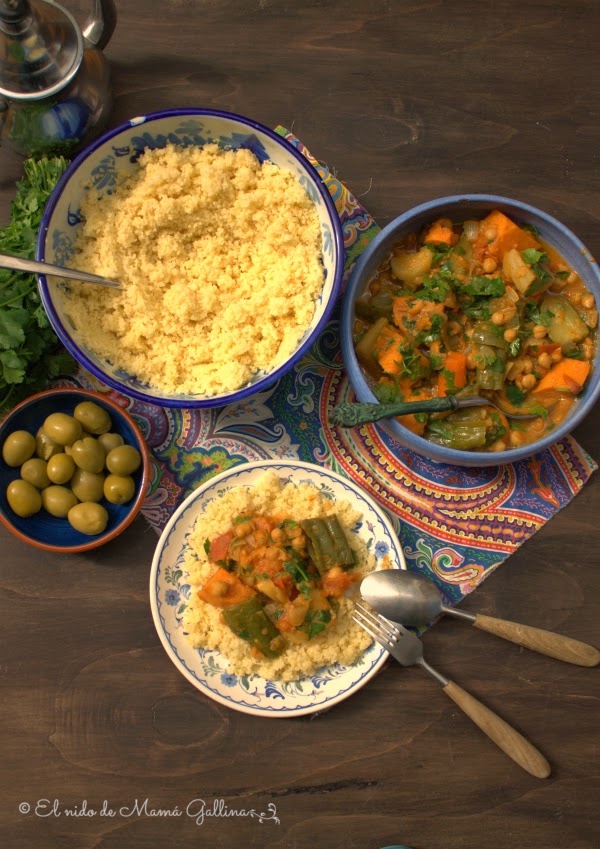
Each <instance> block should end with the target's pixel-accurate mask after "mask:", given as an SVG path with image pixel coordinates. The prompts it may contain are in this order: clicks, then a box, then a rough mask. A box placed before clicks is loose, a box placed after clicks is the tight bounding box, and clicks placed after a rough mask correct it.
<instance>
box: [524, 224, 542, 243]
mask: <svg viewBox="0 0 600 849" xmlns="http://www.w3.org/2000/svg"><path fill="white" fill-rule="evenodd" d="M521 229H522V230H527V231H528V232H529V233H531V235H532V236H535V238H536V239H539V238H540V231H539V230H538V229H537V227H534V226H533V224H521Z"/></svg>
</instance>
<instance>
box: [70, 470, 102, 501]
mask: <svg viewBox="0 0 600 849" xmlns="http://www.w3.org/2000/svg"><path fill="white" fill-rule="evenodd" d="M71 489H72V490H73V492H74V493H75V495H76V496H77V498H78V499H79V500H80V501H100V499H101V498H102V496H103V494H104V475H98V474H95V473H94V472H86V471H85V470H84V469H75V471H74V472H73V477H72V478H71Z"/></svg>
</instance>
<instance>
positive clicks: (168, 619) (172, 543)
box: [150, 460, 406, 717]
mask: <svg viewBox="0 0 600 849" xmlns="http://www.w3.org/2000/svg"><path fill="white" fill-rule="evenodd" d="M267 470H272V471H275V472H276V473H277V474H278V475H279V476H280V477H281V479H282V480H283V481H284V482H286V483H287V482H291V483H294V484H296V485H298V484H300V483H311V484H313V485H314V486H316V487H317V488H318V489H319V491H320V492H321V494H322V495H324V496H325V497H328V498H332V499H336V500H346V501H348V502H349V503H351V504H352V506H353V507H354V508H355V509H356V510H357V511H359V512H360V513H361V515H362V518H361V521H360V522H358V523H357V526H356V527H355V528H354V530H353V532H354V533H357V534H358V535H359V536H360V537H361V538H362V539H363V540H364V541H365V543H366V545H367V547H368V548H369V550H371V551H373V553H374V554H375V557H376V559H377V560H378V561H379V560H381V559H382V558H383V557H385V555H389V557H390V560H391V562H392V563H397V564H398V566H399V567H400V568H402V569H405V568H406V563H405V561H404V555H403V553H402V547H401V545H400V543H399V541H398V539H397V537H396V534H395V532H394V529H393V527H392V524H391V522H390V520H389V519H388V518H387V516H386V515H385V513H384V511H383V510H382V508H381V507H379V506H378V505H377V504H376V503H375V502H374V501H373V500H372V499H371V498H370V497H369V496H368V495H366V493H364V492H363V491H362V490H361V489H360V487H359V486H357V485H356V484H355V483H354V482H353V481H351V480H349V479H347V478H344V477H342V476H341V475H338V474H336V473H335V472H332V471H330V470H329V469H326V468H323V467H320V466H314V465H312V464H310V463H302V462H299V461H297V460H290V461H286V460H283V461H281V460H271V461H259V462H256V463H245V464H244V465H242V466H235V467H234V468H232V469H229V470H227V471H225V472H222V473H221V474H220V475H217V476H216V477H214V478H212V479H211V480H210V481H207V482H206V483H205V484H204V485H202V486H200V487H199V488H198V489H196V490H195V491H194V492H193V493H192V494H191V495H190V496H189V497H188V498H187V499H186V500H185V501H184V502H183V504H181V506H180V507H179V509H178V510H177V512H176V513H174V515H173V516H172V518H171V520H170V522H169V524H168V525H167V526H166V528H165V529H164V531H163V533H162V535H161V538H160V540H159V543H158V546H157V548H156V552H155V554H154V559H153V562H152V571H151V574H150V604H151V608H152V616H153V618H154V624H155V626H156V630H157V632H158V636H159V637H160V640H161V642H162V644H163V646H164V648H165V650H166V652H167V654H168V655H169V657H170V658H171V660H172V661H173V663H174V664H175V666H176V667H177V669H179V671H180V672H181V673H182V675H184V676H185V677H186V678H187V679H188V681H190V682H191V683H192V684H193V685H194V687H196V688H197V689H198V690H200V691H201V692H202V693H204V694H205V695H206V696H209V697H210V698H211V699H214V700H215V701H217V702H220V703H221V704H223V705H226V706H227V707H230V708H233V709H234V710H239V711H242V712H243V713H250V714H254V715H256V716H272V717H290V716H302V715H304V714H308V713H314V712H316V711H322V710H326V709H327V708H330V707H332V706H333V705H335V704H338V703H339V702H341V701H342V700H343V699H346V698H348V696H350V695H352V693H354V692H356V690H358V689H360V687H362V686H363V685H364V684H366V683H367V681H368V680H369V679H370V678H372V677H373V676H374V675H375V674H376V673H377V671H378V670H379V669H380V668H381V666H382V665H383V664H384V663H385V661H386V659H387V652H386V651H384V649H382V648H381V647H380V646H379V645H377V644H375V643H372V644H371V645H370V646H369V648H368V649H367V650H366V651H365V652H363V654H362V655H361V656H360V657H359V658H358V660H357V661H356V662H355V663H354V664H352V666H347V667H346V666H342V665H340V664H334V665H333V666H327V667H323V668H322V669H319V670H318V671H317V672H316V673H315V674H314V675H312V676H310V677H306V678H300V679H298V680H296V681H288V682H282V681H268V680H266V679H265V678H261V677H260V676H258V675H252V676H237V675H234V674H232V673H231V672H230V671H228V664H227V661H226V660H225V659H224V658H223V657H222V655H221V654H220V652H218V651H212V650H205V649H195V648H193V646H192V645H191V643H190V642H189V641H188V639H187V637H186V634H185V631H184V624H183V617H184V612H185V610H186V607H187V602H188V599H189V595H190V591H191V589H190V585H189V583H188V573H187V572H186V568H185V557H186V551H187V549H188V539H189V536H190V534H191V532H192V530H193V528H194V523H195V521H196V518H197V517H198V516H199V515H201V514H202V513H203V512H204V510H205V508H206V505H207V504H208V503H209V502H211V501H213V500H214V499H215V498H220V497H222V496H223V495H224V494H225V493H226V492H228V491H229V490H230V489H232V488H233V487H238V486H243V487H253V486H255V485H256V483H257V481H258V480H259V479H260V478H261V477H262V476H263V474H264V473H265V471H267Z"/></svg>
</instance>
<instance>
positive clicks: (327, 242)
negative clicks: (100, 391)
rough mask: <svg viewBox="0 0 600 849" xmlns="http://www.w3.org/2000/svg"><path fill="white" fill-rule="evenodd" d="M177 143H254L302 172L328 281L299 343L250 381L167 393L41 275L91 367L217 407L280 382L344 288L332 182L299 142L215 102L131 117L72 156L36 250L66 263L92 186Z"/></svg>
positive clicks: (103, 189)
mask: <svg viewBox="0 0 600 849" xmlns="http://www.w3.org/2000/svg"><path fill="white" fill-rule="evenodd" d="M168 143H172V144H177V145H181V146H183V147H189V146H191V145H195V146H198V147H202V146H203V145H205V144H208V143H216V144H218V145H220V146H221V147H224V148H227V149H236V150H237V149H239V148H247V149H249V150H251V151H252V152H253V153H254V154H255V155H256V156H257V158H258V159H259V160H260V161H261V162H262V161H265V160H270V161H271V162H273V163H274V164H275V165H277V166H279V167H280V168H285V169H287V170H289V171H291V172H292V173H293V174H295V175H296V176H297V177H298V179H299V180H300V182H301V184H302V185H303V186H304V188H305V189H306V191H307V193H308V195H309V197H310V198H311V200H312V201H313V203H314V205H315V208H316V211H317V215H318V217H319V223H320V227H321V236H322V248H321V255H322V260H323V274H324V285H323V291H322V292H321V294H320V296H319V298H318V301H317V303H316V306H315V312H314V315H313V318H312V321H311V323H310V326H309V327H308V328H307V329H306V332H305V333H304V335H303V337H302V339H301V340H300V342H299V343H298V345H297V347H296V350H295V351H294V353H293V354H292V356H291V357H289V359H288V360H286V361H285V362H283V363H280V364H279V365H278V366H277V367H276V368H274V369H272V370H270V371H259V372H257V374H255V375H254V378H253V380H252V381H251V383H249V384H247V385H246V386H244V387H242V388H241V389H239V390H237V391H235V392H228V393H225V394H222V395H217V396H202V395H188V394H178V395H167V394H161V393H160V391H159V390H157V389H156V388H153V387H152V386H149V385H147V384H144V383H142V382H141V381H140V380H138V379H137V377H136V376H135V375H132V374H128V373H127V372H125V371H123V370H122V369H118V368H116V367H115V366H114V365H113V364H112V363H109V362H107V361H106V360H104V359H103V358H101V357H98V356H97V355H96V354H94V353H93V351H91V350H90V349H89V348H88V347H87V346H86V345H84V344H83V343H82V342H81V340H80V334H79V332H78V328H77V327H76V326H75V325H74V324H73V322H72V321H71V320H70V319H68V318H67V317H66V315H65V313H64V309H63V307H62V306H61V299H60V298H58V297H57V293H58V287H59V286H62V287H67V288H68V287H69V286H70V285H81V284H77V283H75V284H69V283H57V282H56V281H55V280H54V279H53V281H52V282H49V281H48V279H47V278H46V277H45V276H43V275H40V277H39V288H40V296H41V299H42V303H43V305H44V308H45V310H46V312H47V314H48V318H49V319H50V323H51V324H52V327H53V328H54V330H55V332H56V334H57V336H58V337H59V339H60V340H61V342H62V343H63V345H64V346H65V347H66V348H67V349H68V350H69V351H70V352H71V354H72V355H73V356H74V357H75V359H76V360H77V361H78V362H79V363H81V365H83V366H85V368H87V369H88V370H89V371H91V372H92V374H94V375H96V377H99V378H100V379H101V380H103V381H105V382H106V383H108V384H109V385H110V386H113V387H114V388H115V389H118V390H120V391H121V392H123V393H125V394H126V395H129V396H131V397H134V398H141V399H142V400H145V401H149V402H150V403H154V404H160V405H161V406H167V407H218V406H222V405H225V404H230V403H232V402H235V401H239V400H240V399H241V398H244V397H245V396H247V395H250V394H253V393H254V392H258V391H260V390H261V389H264V388H265V387H267V386H269V385H270V384H271V383H274V382H275V381H276V380H277V379H278V378H279V377H281V376H282V375H283V374H285V372H286V371H288V370H289V369H290V368H291V366H292V365H293V364H294V363H295V362H296V361H297V360H299V359H300V357H302V356H303V355H304V354H305V353H306V351H308V349H309V348H310V346H311V345H312V344H313V342H314V341H315V340H316V338H317V336H318V335H319V333H320V332H321V330H322V329H323V327H324V326H325V324H326V322H327V320H328V318H329V316H330V314H331V311H332V309H333V307H334V304H335V301H336V299H337V297H338V295H339V292H340V288H341V284H342V274H343V265H344V240H343V235H342V228H341V224H340V220H339V217H338V215H337V213H336V210H335V205H334V203H333V201H332V199H331V197H330V195H329V192H328V190H327V188H326V187H325V186H324V185H323V183H322V181H321V178H320V177H319V175H318V173H317V171H316V170H315V169H314V168H313V166H312V165H311V164H310V163H309V162H308V160H307V159H306V158H305V157H304V156H302V155H301V154H300V153H299V152H298V151H297V150H296V148H295V147H293V145H291V144H290V143H289V142H287V141H286V140H285V139H283V138H282V137H281V136H279V135H277V134H276V133H274V132H273V131H272V130H269V129H268V128H267V127H263V126H262V125H261V124H257V123H256V121H252V120H250V119H249V118H244V117H242V116H240V115H233V114H231V113H229V112H217V111H215V110H211V109H171V110H167V111H164V112H155V113H152V114H150V115H145V116H143V117H139V118H132V119H131V121H127V123H126V124H122V125H121V126H120V127H117V128H116V129H114V130H111V131H110V132H108V133H106V134H105V135H103V136H101V137H100V138H99V139H97V140H96V141H95V142H93V143H92V144H91V145H89V147H86V149H85V150H84V151H83V152H82V153H80V154H79V156H78V157H77V158H76V159H75V160H73V162H72V163H71V165H70V166H69V168H68V169H67V170H66V171H65V173H64V175H63V176H62V178H61V180H60V181H59V183H58V184H57V186H56V188H55V190H54V192H53V193H52V195H51V196H50V199H49V200H48V203H47V205H46V209H45V211H44V216H43V218H42V223H41V226H40V231H39V235H38V242H37V251H36V257H37V259H38V260H40V261H46V262H51V263H55V264H56V265H63V266H67V265H69V263H70V259H71V257H72V256H73V253H74V247H75V241H76V238H77V233H78V230H79V229H80V227H81V225H82V218H81V212H80V209H81V201H82V199H83V197H84V194H85V192H86V191H88V190H89V189H93V190H94V191H95V192H96V193H97V194H98V196H100V197H102V196H104V195H110V194H111V192H112V191H113V189H114V187H115V186H116V185H117V181H118V175H120V174H131V173H133V172H135V170H136V169H137V168H138V164H137V162H138V159H139V158H140V156H141V155H142V153H143V152H144V150H147V149H153V148H162V147H165V145H166V144H168Z"/></svg>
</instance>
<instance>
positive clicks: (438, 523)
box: [54, 127, 597, 604]
mask: <svg viewBox="0 0 600 849" xmlns="http://www.w3.org/2000/svg"><path fill="white" fill-rule="evenodd" d="M277 132H278V133H279V134H280V135H282V136H284V137H285V138H286V139H287V140H288V141H289V142H290V143H291V144H293V145H294V146H295V147H296V148H297V149H298V150H299V151H300V152H301V153H302V154H303V155H304V156H306V157H307V158H308V159H309V161H310V162H312V164H313V165H314V166H315V167H316V169H317V171H318V172H319V174H320V176H321V178H322V180H323V181H324V183H325V184H326V185H327V187H328V189H329V192H330V194H331V197H332V198H333V200H334V202H335V205H336V209H337V212H338V214H339V216H340V220H341V222H342V228H343V233H344V245H345V273H346V278H347V276H348V273H349V271H350V269H351V267H352V265H353V264H354V262H355V260H356V259H357V257H358V256H359V255H360V253H361V252H362V251H363V250H364V248H365V247H366V246H367V245H368V243H369V242H370V240H371V239H372V238H373V237H374V236H375V235H376V234H377V233H378V232H379V227H378V226H377V224H376V223H375V222H374V221H373V219H372V218H371V216H370V215H369V213H368V212H367V211H366V210H365V209H364V208H363V207H362V206H361V204H360V203H359V202H358V201H357V200H356V198H355V197H353V196H352V195H351V194H350V193H349V192H348V190H347V189H346V188H345V186H344V185H342V183H340V181H339V180H337V179H336V178H335V177H334V176H333V175H332V174H331V173H330V172H329V170H328V169H327V168H326V167H325V166H324V165H323V164H321V163H319V162H318V161H317V160H315V159H314V157H312V156H311V154H310V153H309V151H308V150H307V149H306V148H305V147H304V145H302V143H301V142H300V141H299V140H298V139H297V138H295V136H293V135H292V134H291V133H289V132H287V131H286V130H285V129H284V128H282V127H278V128H277ZM338 327H339V321H338V317H337V315H336V314H335V313H334V316H333V319H332V321H331V322H330V323H329V324H328V325H327V327H326V328H325V330H324V332H323V333H322V334H321V336H320V338H319V339H318V341H317V343H316V344H315V345H314V346H313V348H312V349H311V350H310V352H309V353H308V354H307V355H306V356H305V357H304V358H303V359H302V360H301V361H300V362H299V363H297V364H296V366H295V367H294V368H293V369H292V370H291V371H290V372H289V373H288V374H287V375H285V376H284V377H283V378H281V379H280V380H279V381H278V383H276V384H275V385H274V386H272V387H271V388H270V389H268V390H266V391H263V392H259V393H257V394H255V395H252V396H250V397H249V398H246V399H244V400H243V401H241V402H240V403H238V404H230V405H229V406H227V407H222V408H219V409H213V410H195V409H164V408H162V407H156V406H153V405H151V404H148V403H145V402H143V401H138V400H133V399H131V398H128V397H126V396H124V395H121V394H120V393H118V392H116V391H114V390H112V389H110V388H109V387H107V386H106V385H105V384H102V383H100V382H99V381H98V380H96V379H95V378H94V377H92V376H91V375H90V374H89V373H88V372H85V371H83V370H81V369H80V370H79V372H78V373H77V374H76V375H75V377H74V378H70V379H68V380H60V381H56V382H55V383H54V385H55V386H72V385H76V386H81V387H85V388H89V389H93V390H95V391H97V392H103V393H106V394H108V395H110V397H111V398H113V399H114V400H115V401H116V402H117V403H118V404H120V405H121V406H122V407H124V408H125V409H127V410H129V412H130V413H131V414H132V415H133V416H134V418H135V419H136V421H137V422H138V423H139V425H140V427H141V429H142V431H143V433H144V436H145V438H146V440H147V443H148V445H149V447H150V450H151V453H152V458H153V459H152V465H153V477H152V482H151V488H150V492H149V494H148V497H147V499H146V501H145V503H144V506H143V507H142V512H143V514H144V516H145V517H146V519H147V520H148V522H149V523H150V524H151V525H152V526H153V527H154V528H155V529H156V531H157V532H160V531H161V530H162V529H163V528H164V526H165V525H166V523H167V521H168V519H169V517H170V516H171V514H172V513H173V511H174V510H175V509H176V508H177V507H178V505H179V504H180V503H181V502H182V501H183V499H184V498H185V497H186V496H187V495H188V494H189V493H190V492H191V491H192V490H193V489H195V488H196V487H198V486H199V485H201V484H202V483H204V482H205V481H207V480H208V479H209V478H211V477H213V476H214V475H216V474H218V473H219V472H222V471H223V470H225V469H228V468H230V467H231V466H234V465H236V464H238V463H245V462H248V461H252V460H260V459H272V458H280V457H287V458H294V459H300V460H304V461H306V462H312V463H317V464H320V465H326V466H329V467H330V468H332V469H333V470H334V471H337V472H340V473H342V474H345V475H348V476H349V477H351V478H353V479H354V480H355V481H357V482H358V483H359V484H360V485H361V486H362V487H363V488H364V489H365V490H366V491H367V492H368V493H369V494H370V495H371V496H372V497H373V498H374V499H375V500H376V501H377V502H379V503H380V504H381V505H383V507H385V508H386V510H387V512H388V514H389V515H390V516H391V518H392V520H393V522H394V526H395V528H396V531H397V533H398V536H399V538H400V541H401V543H402V546H403V549H404V552H405V555H406V560H407V563H408V566H409V568H411V569H414V570H415V571H420V572H423V573H424V574H426V575H427V576H428V577H430V578H432V579H433V580H434V581H435V582H436V583H437V585H438V586H439V588H440V589H441V591H442V594H443V596H444V602H445V603H446V604H455V603H456V602H458V601H460V600H461V598H463V597H464V596H465V595H466V594H468V593H470V592H471V591H472V590H473V589H475V587H477V586H478V584H479V583H481V581H482V580H484V578H486V577H487V576H488V575H489V574H490V573H491V572H492V571H493V570H494V569H495V568H496V566H498V565H499V564H500V563H502V561H503V560H504V559H505V558H506V557H508V556H509V555H510V554H511V552H513V551H514V550H515V549H516V548H517V547H518V546H519V545H521V544H522V543H523V542H525V540H526V539H528V537H530V536H531V535H532V534H534V533H535V532H536V531H537V530H538V529H539V528H540V527H541V526H542V525H543V524H544V523H545V522H547V521H548V519H550V518H551V517H552V516H553V515H554V514H555V513H556V512H557V511H558V510H560V509H561V508H562V507H564V506H565V504H567V503H568V502H569V501H570V500H571V499H572V498H573V497H574V496H575V495H576V494H577V493H578V492H579V490H580V489H581V488H582V486H583V485H584V483H585V482H586V481H587V479H588V478H589V476H590V475H591V473H592V472H593V471H594V469H596V468H597V466H596V464H595V463H594V461H593V460H592V459H591V458H590V457H589V456H588V455H587V454H586V453H585V451H584V450H583V449H582V448H581V447H580V446H579V445H578V444H577V442H576V441H575V440H574V439H573V438H571V437H567V438H565V439H563V440H562V441H561V442H559V443H557V444H556V445H555V446H553V447H552V448H550V449H548V450H546V451H543V452H541V453H539V454H537V455H535V456H533V457H530V458H529V459H527V460H523V461H520V462H519V463H516V464H514V465H511V466H500V467H490V468H483V469H466V468H461V467H456V466H448V465H443V464H438V463H434V462H432V461H430V460H428V459H426V458H425V457H421V456H420V455H418V454H415V453H414V452H412V451H410V450H408V449H407V448H404V447H403V446H402V445H401V444H400V443H398V442H396V441H395V440H393V439H392V438H391V437H389V436H387V435H386V434H384V433H383V431H381V430H379V429H377V426H376V425H365V426H363V427H361V428H354V429H352V430H343V429H338V428H336V427H333V426H332V425H331V424H330V421H329V414H330V411H331V410H332V408H333V407H334V406H335V405H336V404H338V403H339V402H340V401H347V400H349V401H351V400H353V399H354V395H353V392H352V390H351V388H350V386H349V383H348V380H347V377H346V374H345V371H344V368H343V364H342V360H341V354H340V344H339V333H338Z"/></svg>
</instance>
